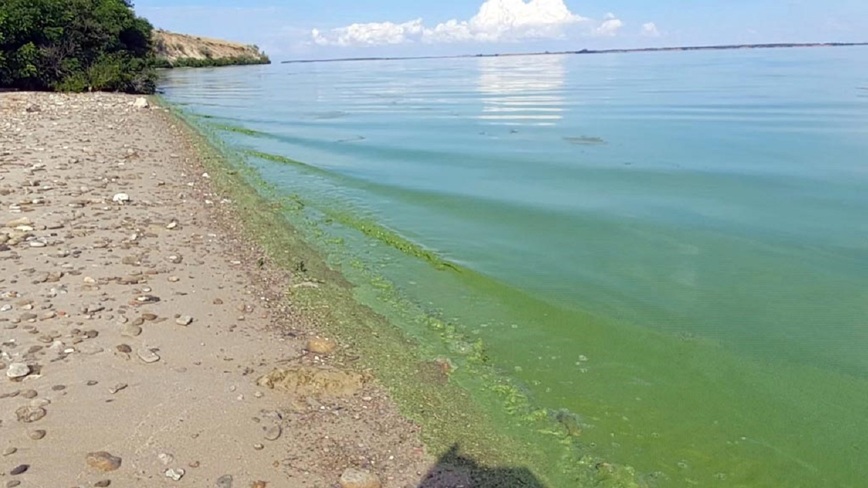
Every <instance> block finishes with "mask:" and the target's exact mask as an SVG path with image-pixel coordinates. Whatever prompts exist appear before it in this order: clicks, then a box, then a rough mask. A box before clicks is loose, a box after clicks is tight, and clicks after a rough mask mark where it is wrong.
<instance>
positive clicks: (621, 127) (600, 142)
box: [162, 48, 868, 487]
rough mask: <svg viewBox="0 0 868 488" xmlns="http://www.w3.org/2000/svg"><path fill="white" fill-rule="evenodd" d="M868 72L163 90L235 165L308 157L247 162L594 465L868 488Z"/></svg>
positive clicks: (842, 66) (650, 67) (253, 71)
mask: <svg viewBox="0 0 868 488" xmlns="http://www.w3.org/2000/svg"><path fill="white" fill-rule="evenodd" d="M866 55H868V51H866V50H865V49H863V48H841V49H786V50H756V51H752V50H740V51H718V52H685V53H654V54H613V55H582V56H558V55H552V56H527V57H496V58H466V59H443V60H412V61H382V62H340V63H317V64H290V65H274V66H266V67H243V68H225V69H216V70H207V69H206V70H176V71H172V72H169V73H168V74H167V77H166V79H165V80H164V83H163V87H162V88H163V89H164V90H165V96H166V98H167V99H168V100H169V101H170V102H173V103H177V104H179V105H181V106H182V107H183V109H184V110H185V111H187V112H188V113H190V114H194V115H202V116H204V117H203V118H202V119H201V122H202V124H203V126H206V127H208V126H210V127H212V128H215V129H217V130H218V131H219V133H220V134H221V138H222V139H223V140H224V141H225V142H226V143H227V144H228V145H229V146H230V147H232V148H234V149H237V150H238V151H247V150H255V151H258V152H261V153H267V154H271V155H275V156H280V157H284V158H291V159H292V160H295V161H298V162H301V163H302V164H286V163H285V162H284V163H281V162H279V161H276V160H275V159H277V158H270V159H268V158H258V157H253V156H249V154H250V153H248V158H247V162H248V164H250V165H251V167H253V168H255V169H257V170H258V172H259V174H261V175H262V177H263V178H265V179H266V180H267V181H269V182H270V183H273V184H274V185H276V186H277V187H278V188H279V189H281V190H282V191H284V192H285V193H286V194H287V195H293V196H294V197H295V198H296V199H297V200H298V201H301V202H303V203H304V204H305V205H306V207H307V208H309V209H312V213H308V214H307V215H306V216H305V219H306V221H308V222H310V221H311V220H313V219H316V218H317V216H318V218H319V220H320V223H319V224H318V225H319V227H318V231H317V232H313V233H311V238H312V240H314V241H316V240H317V239H318V238H319V239H320V241H321V242H320V247H321V249H322V250H323V251H324V252H326V253H328V254H330V255H332V256H333V260H334V262H335V263H337V264H338V265H342V266H343V268H344V269H345V270H346V271H347V273H348V275H350V276H351V277H352V276H353V270H356V271H358V270H360V269H364V270H365V271H366V274H364V276H366V277H367V278H370V277H371V276H372V274H376V276H377V279H376V283H379V284H380V286H377V287H374V288H375V290H373V291H371V292H365V286H366V285H370V283H371V282H368V283H365V282H364V279H358V280H357V281H358V284H359V285H360V292H359V296H360V298H361V299H368V300H370V301H371V302H372V303H375V302H377V300H382V296H383V295H382V293H375V291H377V290H379V291H382V288H383V287H382V286H381V285H382V283H384V282H386V283H388V288H389V291H390V296H391V297H392V301H393V302H394V303H402V304H405V305H407V306H409V307H411V308H414V309H415V310H416V311H419V312H420V313H424V314H426V316H429V317H437V318H438V320H441V321H442V322H443V323H450V324H454V327H455V328H457V330H458V331H459V332H460V334H461V336H462V337H463V339H462V341H463V342H462V344H463V343H464V342H466V343H471V342H473V341H477V340H481V341H482V343H484V345H485V349H486V353H487V355H488V358H489V363H490V366H491V367H492V368H493V370H495V371H497V374H499V375H502V376H503V377H505V378H508V379H509V381H510V382H512V384H514V385H517V386H518V388H519V389H520V390H521V391H522V392H523V393H524V394H526V396H527V398H528V399H529V400H530V402H531V403H532V404H533V406H534V408H543V409H546V410H547V411H549V412H568V413H569V415H570V418H573V419H576V424H577V425H580V426H581V429H580V430H581V432H580V433H579V434H577V435H576V438H577V442H580V443H581V444H582V446H583V447H584V448H585V449H587V450H589V451H592V452H593V453H594V454H595V455H598V456H601V457H603V458H606V459H611V460H612V461H613V462H617V463H621V464H626V465H629V466H633V467H634V468H635V469H636V471H637V472H638V473H639V476H640V478H641V479H642V481H643V482H646V483H649V484H652V485H654V486H658V485H659V486H690V485H694V486H806V487H814V486H864V479H865V478H866V476H868V464H866V463H864V459H868V446H866V445H865V442H866V440H868V354H866V350H868V218H866V216H868V191H866V190H868V64H866V63H865V62H864V60H865V59H866ZM239 127H241V128H244V129H246V130H249V131H255V132H247V133H244V132H242V131H239V130H237V128H239ZM359 222H370V223H376V224H377V225H380V226H383V227H385V228H387V229H390V230H391V231H394V233H395V234H397V235H399V236H401V237H403V238H406V239H408V240H410V241H412V242H414V243H416V244H419V245H420V246H422V247H423V248H425V249H427V250H431V251H433V252H434V253H436V255H437V256H438V257H439V258H442V259H444V260H446V261H448V262H449V263H453V264H454V266H453V267H448V268H446V269H437V267H435V266H432V265H431V263H429V262H427V261H425V260H423V259H420V257H419V256H416V255H413V254H412V253H411V254H406V253H400V252H397V251H396V250H395V249H393V248H390V247H389V246H388V242H387V241H388V239H380V240H377V239H376V238H372V237H371V236H370V233H369V235H368V236H365V235H363V234H362V233H360V232H354V226H355V228H356V229H358V228H359V225H358V224H359ZM374 237H376V236H374ZM338 243H340V245H339V244H338ZM358 276H362V274H358ZM382 308H383V309H384V310H385V308H387V307H385V306H383V307H382ZM393 308H394V307H393ZM393 311H394V310H393ZM398 315H400V314H398ZM408 316H409V315H405V316H404V318H405V319H406V317H408ZM396 324H397V325H398V326H401V327H403V328H405V329H406V330H407V332H408V334H410V335H413V336H415V337H417V338H418V339H419V340H420V342H421V343H423V345H424V347H430V348H431V350H432V353H433V352H434V351H436V352H438V353H440V352H443V351H445V352H446V353H447V354H451V355H452V356H454V357H455V361H456V362H459V363H460V361H461V358H462V354H465V353H464V352H463V351H462V348H463V346H461V345H460V344H459V346H458V347H456V346H455V344H452V345H437V344H434V342H436V341H437V336H436V335H433V336H432V334H431V333H430V330H428V329H426V326H425V324H422V325H420V324H419V321H418V320H416V321H414V320H409V319H408V320H403V321H402V320H400V319H398V320H396ZM428 325H430V324H428ZM429 329H430V327H429ZM441 346H442V347H441ZM438 347H440V348H441V349H442V348H445V349H443V350H440V349H438ZM459 371H460V368H459ZM457 381H460V382H462V384H463V385H464V386H466V387H468V388H470V389H478V390H480V391H482V390H484V388H485V386H484V385H482V384H480V383H481V382H479V381H474V378H473V377H471V376H470V375H468V377H464V378H462V377H461V376H460V375H458V376H457ZM479 398H480V401H490V402H491V406H490V408H491V409H492V410H493V411H494V410H496V409H498V408H502V406H501V405H498V403H497V401H496V399H493V398H492V397H491V395H487V394H484V393H480V394H479ZM554 417H557V415H555V416H554ZM559 418H560V417H559ZM573 430H575V429H573ZM573 433H574V432H573ZM563 462H564V461H563V460H558V461H554V460H553V462H552V466H550V467H548V468H547V469H550V470H551V471H552V472H556V471H558V470H559V469H561V468H563V466H562V465H561V464H562V463H563ZM547 477H548V479H557V476H556V475H553V474H550V473H548V474H547Z"/></svg>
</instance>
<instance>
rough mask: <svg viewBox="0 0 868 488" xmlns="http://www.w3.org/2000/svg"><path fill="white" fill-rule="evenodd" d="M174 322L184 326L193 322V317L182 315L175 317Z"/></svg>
mask: <svg viewBox="0 0 868 488" xmlns="http://www.w3.org/2000/svg"><path fill="white" fill-rule="evenodd" d="M175 323H176V324H178V325H183V326H185V327H186V326H188V325H190V324H192V323H193V317H190V316H189V315H182V316H180V317H178V318H177V319H175Z"/></svg>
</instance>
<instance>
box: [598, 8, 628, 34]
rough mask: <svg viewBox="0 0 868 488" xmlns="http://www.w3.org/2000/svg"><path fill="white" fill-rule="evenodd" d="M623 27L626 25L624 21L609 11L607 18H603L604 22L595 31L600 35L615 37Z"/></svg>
mask: <svg viewBox="0 0 868 488" xmlns="http://www.w3.org/2000/svg"><path fill="white" fill-rule="evenodd" d="M621 27H624V23H623V22H621V20H620V19H618V18H617V17H615V14H613V13H608V14H606V17H605V19H603V23H601V24H600V25H599V26H598V27H597V28H596V29H594V33H595V34H596V35H598V36H600V37H614V36H616V35H618V31H619V30H621Z"/></svg>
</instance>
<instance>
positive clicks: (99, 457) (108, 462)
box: [85, 451, 122, 473]
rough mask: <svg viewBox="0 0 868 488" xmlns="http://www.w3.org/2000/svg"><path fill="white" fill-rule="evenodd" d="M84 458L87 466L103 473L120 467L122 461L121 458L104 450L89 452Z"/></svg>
mask: <svg viewBox="0 0 868 488" xmlns="http://www.w3.org/2000/svg"><path fill="white" fill-rule="evenodd" d="M85 459H86V461H87V465H88V466H90V467H91V468H93V469H96V470H99V471H102V472H104V473H105V472H109V471H115V470H116V469H118V468H120V467H121V461H122V460H121V458H119V457H117V456H112V455H111V454H110V453H107V452H105V451H99V452H91V453H89V454H88V455H87V457H86V458H85Z"/></svg>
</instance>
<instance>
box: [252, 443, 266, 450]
mask: <svg viewBox="0 0 868 488" xmlns="http://www.w3.org/2000/svg"><path fill="white" fill-rule="evenodd" d="M253 448H254V449H256V450H257V451H261V450H263V449H265V446H263V445H262V444H253Z"/></svg>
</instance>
